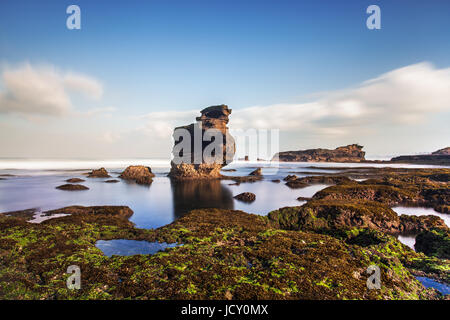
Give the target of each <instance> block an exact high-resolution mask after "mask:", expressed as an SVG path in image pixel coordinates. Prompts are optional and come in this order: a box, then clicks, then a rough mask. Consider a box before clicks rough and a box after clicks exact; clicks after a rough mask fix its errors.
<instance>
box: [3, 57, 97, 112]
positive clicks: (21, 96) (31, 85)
mask: <svg viewBox="0 0 450 320" xmlns="http://www.w3.org/2000/svg"><path fill="white" fill-rule="evenodd" d="M2 85H3V89H2V90H0V112H1V113H10V114H22V115H41V116H42V115H45V116H63V115H68V114H70V113H71V112H72V111H74V107H73V103H72V99H71V94H81V95H83V96H84V97H87V98H89V99H94V100H99V99H100V98H101V97H102V95H103V87H102V84H101V83H100V82H99V81H98V80H96V79H94V78H92V77H90V76H87V75H82V74H77V73H73V72H62V71H60V70H58V69H57V68H55V67H53V66H48V65H47V66H33V65H31V64H29V63H25V64H23V65H21V66H19V67H16V68H7V69H6V70H4V71H3V73H2Z"/></svg>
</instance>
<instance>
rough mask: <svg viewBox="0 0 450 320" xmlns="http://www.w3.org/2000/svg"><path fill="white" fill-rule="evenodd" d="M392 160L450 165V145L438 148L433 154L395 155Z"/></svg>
mask: <svg viewBox="0 0 450 320" xmlns="http://www.w3.org/2000/svg"><path fill="white" fill-rule="evenodd" d="M391 162H402V163H417V164H436V165H450V147H447V148H443V149H440V150H437V151H435V152H433V153H431V154H419V155H409V156H399V157H395V158H392V159H391Z"/></svg>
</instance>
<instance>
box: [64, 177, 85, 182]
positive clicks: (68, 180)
mask: <svg viewBox="0 0 450 320" xmlns="http://www.w3.org/2000/svg"><path fill="white" fill-rule="evenodd" d="M84 181H85V180H83V179H80V178H71V179H67V180H66V182H69V183H78V182H84Z"/></svg>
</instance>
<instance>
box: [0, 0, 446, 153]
mask: <svg viewBox="0 0 450 320" xmlns="http://www.w3.org/2000/svg"><path fill="white" fill-rule="evenodd" d="M70 4H77V5H79V6H80V8H81V21H82V22H81V23H82V28H81V30H68V29H67V28H66V18H67V16H68V15H67V14H66V13H65V11H66V8H67V6H68V5H70ZM371 4H377V5H379V6H380V8H381V21H382V22H381V24H382V29H381V30H368V29H367V28H366V23H365V21H366V19H367V17H368V15H367V14H366V13H365V11H366V8H367V7H368V6H369V5H371ZM449 30H450V2H449V1H445V0H443V1H411V0H410V1H406V0H404V1H401V0H398V1H375V0H370V1H364V0H358V1H245V0H244V1H243V0H240V1H229V0H228V1H214V0H209V1H195V0H194V1H190V0H189V1H188V0H183V1H144V0H141V1H136V0H134V1H92V0H88V1H75V0H72V1H65V0H58V1H45V0H43V1H33V0H28V1H25V0H15V1H9V0H4V1H1V2H0V64H1V66H2V68H4V69H5V68H14V67H17V66H19V65H21V64H23V63H29V64H30V65H31V66H38V65H51V66H54V67H55V68H57V69H58V70H61V72H76V73H80V74H84V75H89V76H90V77H92V78H95V79H97V80H98V81H99V82H100V83H101V85H102V88H103V93H102V98H101V100H99V101H95V102H92V103H85V101H84V100H83V99H80V98H79V97H76V96H75V97H72V102H73V104H74V107H76V109H77V110H79V111H88V110H89V108H102V107H105V106H113V107H114V109H115V110H116V112H115V115H113V116H112V119H110V120H108V121H109V122H110V123H109V125H108V126H106V127H107V129H108V130H115V129H114V128H115V127H116V126H117V124H118V123H121V122H126V123H127V126H134V125H135V124H131V121H130V122H129V121H128V120H125V117H133V116H141V115H144V114H147V113H151V112H160V111H189V110H199V109H201V108H203V107H206V106H209V105H213V104H220V103H226V104H228V105H229V106H230V107H232V108H233V110H240V109H245V108H248V107H252V106H269V105H276V104H297V103H303V102H310V101H311V99H312V98H311V97H314V95H315V94H317V93H320V92H334V91H336V90H347V89H348V88H352V87H355V86H358V85H360V84H361V83H363V82H364V81H366V80H369V79H373V78H376V77H378V76H380V75H381V74H385V73H387V72H390V71H392V70H395V69H399V68H402V67H406V66H410V65H415V64H418V63H421V62H429V63H431V64H432V65H433V67H434V68H436V69H438V70H440V69H446V68H449V67H450V41H449V38H448V34H449ZM3 86H4V84H3ZM0 88H2V85H1V84H0ZM447 115H448V113H447ZM1 117H2V115H1V114H0V118H1ZM3 117H12V115H11V113H8V114H7V115H4V116H3ZM127 119H128V118H127ZM446 119H448V118H446ZM10 120H11V119H10ZM14 121H16V122H17V123H19V122H20V121H22V125H23V123H24V122H23V121H25V120H23V119H22V120H20V119H16V120H14ZM435 121H437V122H436V123H438V124H439V123H440V122H439V121H443V120H442V117H438V119H435ZM73 125H74V126H75V124H73ZM438 126H439V125H438ZM68 127H70V125H68ZM428 129H430V127H429V128H428ZM424 130H425V129H424ZM93 132H94V131H93ZM431 133H433V132H431ZM444 133H446V131H445V132H444ZM441 134H442V132H441ZM373 139H374V137H373V136H372V137H370V138H368V139H367V141H372V140H373ZM329 141H330V142H329V143H325V144H334V143H335V141H334V140H329ZM337 142H341V141H336V143H337ZM342 142H344V141H342ZM351 142H353V141H349V143H351ZM445 142H446V141H440V144H442V143H445ZM447 142H448V141H447ZM370 143H372V142H370ZM424 143H425V142H424ZM295 145H296V144H295V140H294V139H292V141H291V142H290V143H288V144H287V145H286V147H288V146H289V147H295ZM302 145H309V143H302V144H301V145H300V146H299V148H300V147H301V146H302ZM425 147H427V146H425V145H424V144H421V145H417V147H416V148H415V150H411V152H420V150H419V149H421V150H423V149H427V148H425ZM432 147H434V145H433V146H429V147H428V148H432ZM375 149H376V150H378V149H379V150H380V151H381V147H377V148H375ZM410 149H411V148H410ZM413 149H414V148H413ZM19 151H20V150H19V149H17V150H16V149H14V150H12V149H11V152H12V153H14V154H16V153H19V154H24V153H25V151H23V152H22V151H20V152H19ZM405 151H408V150H405ZM426 151H431V150H428V149H427V150H426ZM377 152H378V151H377ZM374 153H376V152H374ZM136 155H138V153H136ZM144 155H146V154H144ZM111 156H113V155H112V154H111ZM114 156H115V155H114Z"/></svg>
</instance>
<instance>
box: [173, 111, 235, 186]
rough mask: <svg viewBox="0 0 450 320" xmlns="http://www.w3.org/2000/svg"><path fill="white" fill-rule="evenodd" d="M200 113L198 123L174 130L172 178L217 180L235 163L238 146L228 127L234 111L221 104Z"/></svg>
mask: <svg viewBox="0 0 450 320" xmlns="http://www.w3.org/2000/svg"><path fill="white" fill-rule="evenodd" d="M200 113H201V116H200V117H197V118H196V121H197V122H196V123H192V124H190V125H187V126H182V127H177V128H175V130H174V133H173V138H174V140H175V145H174V147H173V151H172V154H173V159H172V162H171V170H170V173H169V177H171V178H173V179H218V178H220V177H221V176H222V175H221V174H220V170H221V169H222V167H224V166H226V165H227V164H229V163H230V162H231V161H232V160H233V157H234V153H235V151H236V147H235V142H234V138H233V137H232V136H231V135H230V134H229V132H228V127H227V124H228V116H229V115H230V114H231V109H229V108H228V106H226V105H223V104H222V105H218V106H211V107H208V108H206V109H203V110H202V111H200Z"/></svg>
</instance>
